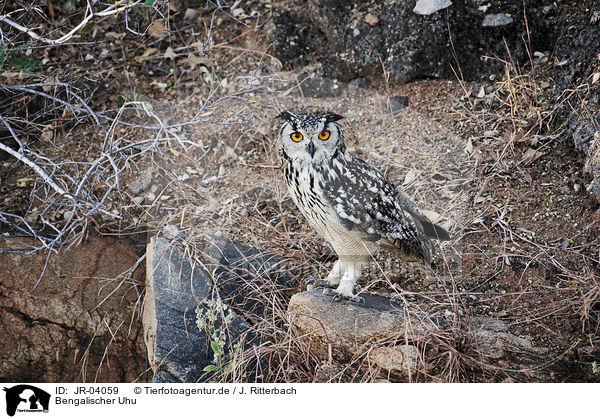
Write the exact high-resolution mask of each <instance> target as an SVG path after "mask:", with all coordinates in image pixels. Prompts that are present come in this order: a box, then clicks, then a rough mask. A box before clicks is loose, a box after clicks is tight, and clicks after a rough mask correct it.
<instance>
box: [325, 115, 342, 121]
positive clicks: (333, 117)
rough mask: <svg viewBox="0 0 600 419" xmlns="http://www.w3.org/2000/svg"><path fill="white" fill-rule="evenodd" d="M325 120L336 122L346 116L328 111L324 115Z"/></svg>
mask: <svg viewBox="0 0 600 419" xmlns="http://www.w3.org/2000/svg"><path fill="white" fill-rule="evenodd" d="M324 117H325V122H335V121H339V120H340V119H342V118H344V117H343V116H342V115H338V114H337V113H328V114H325V115H324Z"/></svg>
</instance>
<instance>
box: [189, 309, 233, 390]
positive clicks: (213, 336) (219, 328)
mask: <svg viewBox="0 0 600 419" xmlns="http://www.w3.org/2000/svg"><path fill="white" fill-rule="evenodd" d="M233 318H234V313H233V311H232V310H231V308H230V307H229V306H228V305H227V304H225V303H223V302H222V301H221V300H219V299H217V300H205V301H203V303H202V306H198V307H196V325H197V327H198V330H200V331H204V332H206V335H207V337H208V339H209V342H210V349H211V350H212V351H213V363H212V364H211V365H207V366H206V367H205V368H204V371H205V372H214V373H216V376H220V380H221V381H226V379H227V378H228V377H229V376H230V375H231V374H232V373H233V368H234V366H235V364H236V362H235V361H236V359H239V358H240V356H241V354H242V352H243V341H239V342H237V343H236V344H234V345H233V348H232V353H231V354H230V356H229V358H228V359H227V360H226V357H225V343H226V341H227V327H228V326H229V325H230V324H231V323H232V322H233Z"/></svg>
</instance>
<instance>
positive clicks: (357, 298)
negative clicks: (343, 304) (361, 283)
mask: <svg viewBox="0 0 600 419" xmlns="http://www.w3.org/2000/svg"><path fill="white" fill-rule="evenodd" d="M350 301H352V302H355V303H357V304H364V303H365V299H364V298H363V297H361V296H358V295H355V296H354V297H352V298H350Z"/></svg>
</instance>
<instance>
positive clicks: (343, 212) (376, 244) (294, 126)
mask: <svg viewBox="0 0 600 419" xmlns="http://www.w3.org/2000/svg"><path fill="white" fill-rule="evenodd" d="M278 118H281V119H282V120H283V124H282V125H281V128H280V129H279V150H280V154H281V159H282V166H283V175H284V178H285V182H286V184H287V187H288V190H289V193H290V195H291V197H292V199H293V200H294V202H295V203H296V205H297V207H298V209H299V210H300V212H301V213H302V215H303V216H304V217H305V218H306V219H307V220H308V222H309V224H310V225H311V226H312V227H313V228H314V229H315V230H316V231H317V232H318V233H319V234H321V235H322V236H323V237H324V238H325V240H327V241H328V242H329V243H330V244H331V246H332V247H333V249H334V250H335V252H336V253H337V255H338V257H339V259H338V260H337V262H336V263H335V264H334V266H333V269H332V270H331V272H330V273H329V275H328V277H327V279H326V280H325V281H326V284H327V285H328V286H329V287H333V288H336V287H337V288H336V289H335V290H334V292H335V294H336V298H337V299H339V298H340V297H344V298H351V299H354V298H355V297H356V296H355V295H354V285H355V283H356V281H357V280H358V278H359V277H360V274H361V268H362V267H363V266H364V264H365V263H366V262H369V261H370V260H371V257H372V255H373V254H374V253H375V252H376V251H377V250H378V249H379V248H385V249H387V250H389V251H390V253H392V254H393V255H394V256H400V257H403V258H404V259H406V258H412V259H420V260H424V261H425V262H427V263H428V264H431V262H432V259H433V251H434V248H433V244H432V239H437V240H448V239H449V238H450V237H449V235H448V232H447V231H446V230H444V229H443V228H442V227H440V226H437V225H435V224H433V223H432V222H431V221H429V219H428V218H427V217H426V216H425V214H423V212H422V211H421V210H420V209H419V208H418V207H417V205H416V204H415V203H414V202H413V201H411V200H410V199H409V198H408V197H407V196H405V195H404V194H403V193H401V192H399V191H398V190H397V189H396V187H395V186H394V185H393V184H392V183H391V182H390V181H388V180H387V179H386V178H385V176H384V175H383V174H382V173H381V172H380V171H378V170H377V169H375V168H374V167H372V166H370V165H369V164H367V163H366V162H364V161H363V160H361V159H359V158H358V157H356V156H353V155H351V154H349V153H347V152H346V149H345V147H344V141H343V140H344V136H343V134H342V130H341V129H340V126H339V125H338V124H337V123H336V121H338V120H340V119H341V118H342V116H340V115H336V114H334V113H328V114H320V115H317V114H303V115H293V114H291V113H290V112H287V111H285V112H282V113H281V114H279V115H278Z"/></svg>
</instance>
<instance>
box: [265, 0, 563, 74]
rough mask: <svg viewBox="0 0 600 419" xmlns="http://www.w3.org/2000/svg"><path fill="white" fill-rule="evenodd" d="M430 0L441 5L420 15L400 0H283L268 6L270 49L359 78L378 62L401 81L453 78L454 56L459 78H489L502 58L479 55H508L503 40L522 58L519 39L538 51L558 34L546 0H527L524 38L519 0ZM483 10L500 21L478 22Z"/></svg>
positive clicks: (292, 61)
mask: <svg viewBox="0 0 600 419" xmlns="http://www.w3.org/2000/svg"><path fill="white" fill-rule="evenodd" d="M419 3H421V2H419ZM423 3H427V2H423ZM433 3H440V5H441V6H445V8H443V9H442V10H440V9H439V8H438V7H431V5H425V6H427V7H425V8H424V9H423V11H427V12H430V11H431V12H432V13H431V14H429V15H420V14H417V13H415V12H414V11H413V9H414V8H415V3H414V2H407V1H403V0H392V1H382V0H381V1H374V2H368V3H360V2H355V3H353V4H352V3H351V4H348V2H345V1H341V0H320V1H317V0H309V1H308V2H304V1H299V0H297V1H293V2H282V3H279V4H278V5H277V6H276V7H275V8H274V13H275V19H274V25H275V28H274V30H273V31H272V36H273V38H272V40H273V42H274V46H273V48H274V51H275V54H276V55H277V56H278V57H279V58H280V59H281V60H282V62H283V63H284V65H288V66H290V67H295V66H298V65H302V64H306V63H311V62H315V61H319V62H320V64H321V70H322V73H323V74H322V75H323V76H325V77H329V78H335V79H338V80H341V81H345V82H348V81H350V80H353V79H355V78H357V77H366V78H370V79H374V78H376V79H381V78H382V75H383V68H382V66H383V67H385V72H386V73H387V74H388V75H389V76H390V81H391V82H395V83H402V82H406V81H409V80H412V79H415V78H430V77H433V78H451V79H454V78H455V77H456V76H455V71H457V72H458V68H457V67H458V66H457V62H456V59H458V61H459V63H460V70H461V72H462V76H463V77H464V78H466V79H474V78H481V77H487V76H489V74H492V73H494V72H496V71H499V70H502V68H503V65H504V64H503V63H502V62H500V61H499V60H489V59H488V60H482V56H491V57H494V56H498V57H501V58H506V57H507V56H508V54H507V51H506V45H508V47H509V49H510V54H511V57H512V58H513V59H514V60H516V61H526V60H527V59H528V55H527V51H526V49H525V46H524V42H523V38H524V39H528V38H530V39H531V41H532V45H530V47H531V48H532V50H540V51H544V50H550V49H551V47H552V46H553V44H554V41H555V40H556V36H557V33H556V31H555V30H554V28H553V27H552V26H551V22H549V21H548V20H547V19H546V18H547V16H546V15H547V14H548V13H550V11H551V10H550V11H548V10H549V9H544V6H547V5H552V4H553V2H552V1H550V0H546V1H534V0H527V1H525V5H526V10H527V17H528V21H527V24H528V25H527V26H528V27H529V37H528V36H527V33H526V25H525V19H524V17H523V16H524V13H523V1H522V0H511V1H507V2H501V3H497V4H496V3H492V4H491V5H490V6H489V7H487V8H485V9H481V8H480V4H479V2H476V1H456V2H453V3H452V4H450V5H446V4H447V3H450V2H433ZM419 10H421V9H418V11H419ZM484 10H485V11H484ZM486 15H496V16H499V15H502V16H503V17H504V18H503V19H501V20H502V22H500V23H501V24H502V26H497V25H498V22H499V19H492V20H493V22H492V23H494V25H495V26H491V27H484V26H483V23H484V20H485V18H486ZM301 16H302V17H301ZM367 16H374V17H377V23H376V24H374V23H375V20H374V19H373V18H369V19H367V21H365V18H366V17H367ZM489 19H490V18H489V17H488V23H489V22H490V20H489ZM509 20H512V21H510V22H509ZM369 22H370V23H369ZM449 30H450V32H449ZM450 35H451V36H450ZM451 39H452V41H451ZM505 42H506V44H505ZM453 48H454V50H455V51H456V58H455V57H454V56H453V51H452V49H453Z"/></svg>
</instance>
